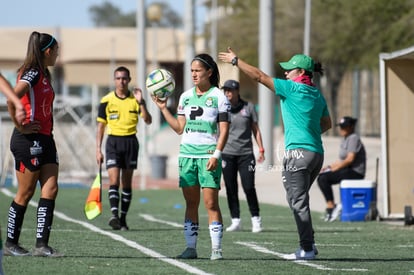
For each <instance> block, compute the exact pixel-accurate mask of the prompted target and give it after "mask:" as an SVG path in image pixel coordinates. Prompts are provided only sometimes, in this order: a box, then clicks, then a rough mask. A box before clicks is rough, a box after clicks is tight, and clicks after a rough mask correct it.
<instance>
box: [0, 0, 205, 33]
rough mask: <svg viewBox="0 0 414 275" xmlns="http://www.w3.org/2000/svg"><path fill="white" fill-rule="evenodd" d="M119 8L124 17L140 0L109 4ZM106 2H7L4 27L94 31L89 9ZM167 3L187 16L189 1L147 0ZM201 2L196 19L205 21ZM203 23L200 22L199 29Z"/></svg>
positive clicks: (1, 19) (115, 0)
mask: <svg viewBox="0 0 414 275" xmlns="http://www.w3.org/2000/svg"><path fill="white" fill-rule="evenodd" d="M106 1H107V2H110V3H112V4H113V5H116V6H118V7H119V8H120V9H121V11H122V12H123V13H126V12H131V11H134V10H136V7H137V3H138V1H137V0H106ZM104 2H105V1H104V0H6V1H2V3H1V4H0V11H1V14H0V27H86V28H87V27H93V22H92V20H91V16H90V14H89V7H90V6H92V5H100V4H102V3H104ZM145 2H146V5H148V4H150V3H152V2H164V3H167V4H169V5H170V6H171V8H172V9H174V10H176V11H177V13H178V14H181V15H183V13H184V2H185V0H146V1H145ZM199 2H201V1H195V6H194V7H195V9H196V16H195V18H198V19H199V18H202V16H201V14H200V13H201V12H203V11H204V7H202V6H201V5H200V4H199ZM200 23H201V22H200V21H198V22H197V25H198V27H199V25H200Z"/></svg>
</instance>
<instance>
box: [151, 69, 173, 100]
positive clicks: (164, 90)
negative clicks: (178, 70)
mask: <svg viewBox="0 0 414 275" xmlns="http://www.w3.org/2000/svg"><path fill="white" fill-rule="evenodd" d="M145 84H146V86H147V91H148V92H149V93H150V95H153V96H156V97H158V98H159V99H160V100H166V99H167V97H169V96H170V95H171V94H172V93H173V92H174V89H175V80H174V77H173V75H172V73H171V72H169V71H167V70H165V69H156V70H154V71H152V72H151V73H150V74H149V75H148V76H147V80H146V83H145Z"/></svg>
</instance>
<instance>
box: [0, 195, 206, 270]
mask: <svg viewBox="0 0 414 275" xmlns="http://www.w3.org/2000/svg"><path fill="white" fill-rule="evenodd" d="M1 192H2V193H3V194H5V195H6V196H8V197H11V198H13V197H14V195H15V194H14V193H12V192H10V191H9V190H7V189H5V188H1ZM29 205H31V206H33V207H37V203H36V202H34V201H30V202H29ZM54 214H55V217H58V218H60V219H62V220H64V221H67V222H71V223H76V224H79V225H81V226H83V227H85V228H87V229H89V230H91V231H93V232H96V233H99V234H101V235H105V236H107V237H109V238H111V239H113V240H115V241H119V242H121V243H124V244H126V245H127V246H129V247H132V248H135V249H136V250H138V251H140V252H141V253H143V254H145V255H148V256H150V257H153V258H156V259H158V260H160V261H163V262H166V263H169V264H171V265H173V266H176V267H178V268H181V269H183V270H185V271H186V272H189V273H192V274H200V275H210V274H211V273H207V272H205V271H203V270H201V269H198V268H195V267H193V266H191V265H188V264H186V263H183V262H180V261H177V260H174V259H172V258H168V257H167V256H165V255H162V254H160V253H158V252H156V251H154V250H151V249H149V248H147V247H145V246H142V245H140V244H138V243H137V242H134V241H131V240H128V239H126V238H124V237H123V236H121V235H118V234H114V233H112V232H109V231H105V230H102V229H100V228H99V227H96V226H95V225H93V224H90V223H87V222H84V221H81V220H76V219H73V218H71V217H69V216H67V215H66V214H64V213H62V212H59V211H54ZM181 226H183V225H181Z"/></svg>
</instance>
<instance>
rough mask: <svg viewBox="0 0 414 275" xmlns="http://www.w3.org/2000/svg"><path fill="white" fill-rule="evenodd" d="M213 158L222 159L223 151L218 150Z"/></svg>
mask: <svg viewBox="0 0 414 275" xmlns="http://www.w3.org/2000/svg"><path fill="white" fill-rule="evenodd" d="M213 158H216V159H220V158H221V151H220V150H218V149H216V150H215V151H214V153H213Z"/></svg>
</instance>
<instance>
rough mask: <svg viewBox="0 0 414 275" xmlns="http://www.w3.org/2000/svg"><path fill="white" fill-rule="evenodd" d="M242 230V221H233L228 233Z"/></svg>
mask: <svg viewBox="0 0 414 275" xmlns="http://www.w3.org/2000/svg"><path fill="white" fill-rule="evenodd" d="M240 230H241V224H240V219H237V218H235V219H231V225H230V226H229V227H227V228H226V231H228V232H232V231H240Z"/></svg>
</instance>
